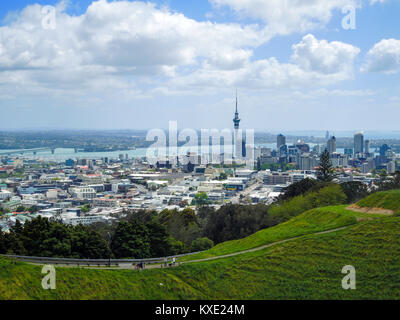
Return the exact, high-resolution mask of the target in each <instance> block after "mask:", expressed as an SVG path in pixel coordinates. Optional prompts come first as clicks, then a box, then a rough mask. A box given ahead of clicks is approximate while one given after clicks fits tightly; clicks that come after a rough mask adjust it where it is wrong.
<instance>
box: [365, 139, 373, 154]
mask: <svg viewBox="0 0 400 320" xmlns="http://www.w3.org/2000/svg"><path fill="white" fill-rule="evenodd" d="M370 148H371V142H370V141H369V140H365V149H364V151H365V153H369V149H370Z"/></svg>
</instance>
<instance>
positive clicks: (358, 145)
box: [354, 132, 364, 154]
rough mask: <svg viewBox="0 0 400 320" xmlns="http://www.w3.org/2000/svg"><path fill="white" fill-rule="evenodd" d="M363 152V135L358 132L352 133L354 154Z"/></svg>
mask: <svg viewBox="0 0 400 320" xmlns="http://www.w3.org/2000/svg"><path fill="white" fill-rule="evenodd" d="M359 153H364V135H363V134H362V133H361V132H359V133H356V134H355V135H354V154H359Z"/></svg>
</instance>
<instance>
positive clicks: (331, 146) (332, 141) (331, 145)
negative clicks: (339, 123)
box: [328, 136, 336, 154]
mask: <svg viewBox="0 0 400 320" xmlns="http://www.w3.org/2000/svg"><path fill="white" fill-rule="evenodd" d="M328 152H329V153H331V154H332V153H334V152H336V137H335V136H333V137H332V138H330V139H329V140H328Z"/></svg>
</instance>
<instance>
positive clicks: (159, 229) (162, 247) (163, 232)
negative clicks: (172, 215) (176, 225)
mask: <svg viewBox="0 0 400 320" xmlns="http://www.w3.org/2000/svg"><path fill="white" fill-rule="evenodd" d="M146 226H147V229H148V230H149V238H150V256H151V257H165V256H167V255H169V254H170V253H171V251H172V248H171V244H170V242H169V235H168V232H167V228H165V226H163V225H162V224H160V223H158V222H156V221H151V222H150V223H148V224H147V225H146ZM172 254H176V253H174V252H173V253H172Z"/></svg>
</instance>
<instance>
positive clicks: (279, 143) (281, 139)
mask: <svg viewBox="0 0 400 320" xmlns="http://www.w3.org/2000/svg"><path fill="white" fill-rule="evenodd" d="M285 144H286V137H285V136H284V135H283V134H280V135H278V137H277V138H276V146H277V150H278V151H279V150H280V148H281V147H282V146H284V145H285Z"/></svg>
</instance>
